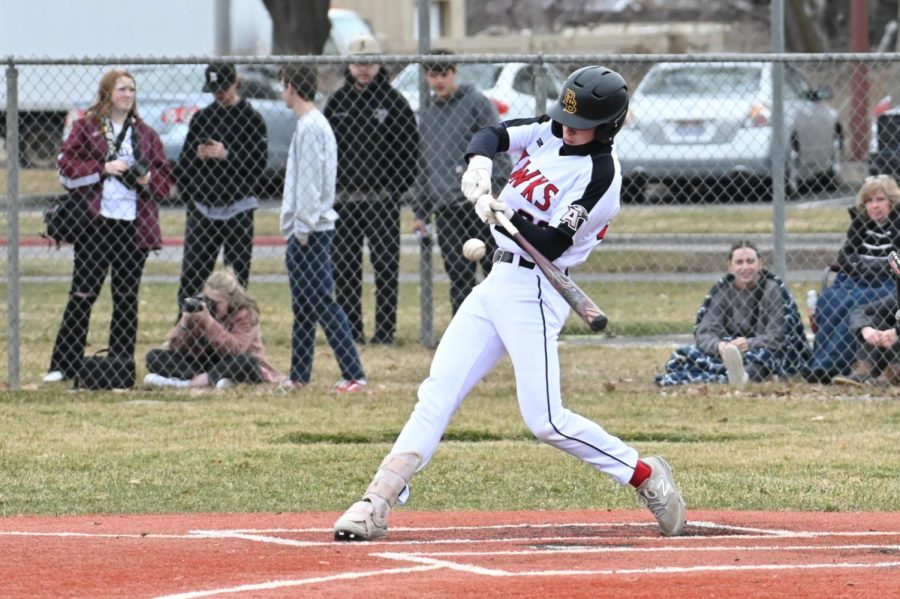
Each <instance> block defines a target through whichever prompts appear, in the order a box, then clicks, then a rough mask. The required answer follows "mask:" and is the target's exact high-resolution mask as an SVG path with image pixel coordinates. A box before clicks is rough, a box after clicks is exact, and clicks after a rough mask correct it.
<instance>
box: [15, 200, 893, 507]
mask: <svg viewBox="0 0 900 599" xmlns="http://www.w3.org/2000/svg"><path fill="white" fill-rule="evenodd" d="M5 218H6V217H5V215H3V217H2V218H0V220H2V225H3V229H4V231H5V228H6V221H5V220H3V219H5ZM39 218H40V217H39V213H37V212H34V211H32V212H23V214H22V224H21V227H20V230H21V234H22V235H23V236H27V235H34V234H37V233H39V232H40V230H41V226H40V220H39ZM771 218H772V217H771V207H770V206H765V205H742V206H696V207H695V206H684V207H664V208H663V209H659V208H657V207H643V206H641V207H626V208H625V209H624V210H623V212H622V214H621V215H620V216H619V218H618V219H617V221H616V232H617V233H624V234H634V235H642V234H660V233H666V234H690V233H703V234H709V233H721V234H723V235H726V234H728V235H734V236H737V235H741V234H751V233H767V232H770V231H771V227H772V225H771ZM404 220H405V222H404V230H406V229H408V221H409V214H408V213H404ZM162 224H163V230H164V233H165V234H166V235H173V236H178V235H181V232H182V230H183V211H181V210H167V211H164V213H163V223H162ZM786 224H787V229H788V231H789V232H793V233H835V232H842V231H844V230H845V228H846V224H847V217H846V211H845V209H844V208H840V207H829V208H821V209H819V208H817V209H815V211H811V210H810V209H808V208H804V207H799V206H794V207H790V208H789V209H788V220H787V223H786ZM277 232H278V231H277V217H276V214H275V213H274V212H273V211H260V213H259V214H258V218H257V227H256V233H257V235H277ZM836 250H837V248H835V251H836ZM723 251H724V250H723ZM713 257H715V256H713ZM709 259H710V257H709V256H701V255H694V254H690V253H681V254H673V253H672V252H663V251H654V250H653V249H647V250H633V251H626V252H621V251H618V250H616V249H615V247H614V246H612V247H610V248H608V249H607V250H605V251H603V252H598V253H597V259H596V261H594V260H593V259H592V262H591V263H590V264H589V265H586V266H587V267H588V269H589V272H612V273H621V272H672V273H682V272H703V271H708V270H709V264H708V260H709ZM722 262H723V263H724V260H722ZM435 265H436V267H437V270H438V271H440V261H439V260H436V261H435ZM723 266H724V264H723ZM816 267H818V265H817V266H816ZM177 268H178V263H177V261H176V262H171V261H169V262H167V261H160V260H154V259H151V261H150V262H149V263H148V267H147V271H146V272H147V274H149V275H168V276H173V275H175V274H177ZM283 268H284V267H283V264H282V262H281V260H280V259H278V258H277V257H272V258H264V259H261V260H258V261H255V262H254V272H255V273H258V274H281V273H283ZM402 268H403V271H404V272H406V273H413V272H416V269H417V257H416V256H415V255H405V256H404V258H403V267H402ZM70 269H71V262H70V261H69V259H66V258H65V257H63V256H62V255H59V254H53V253H52V252H51V251H50V250H48V252H47V254H46V255H44V256H40V257H38V258H37V259H30V260H26V261H24V262H23V264H22V273H23V274H25V275H30V276H35V275H62V276H63V279H62V280H61V281H59V282H41V283H33V282H27V283H23V285H22V298H21V318H22V323H21V324H22V327H21V337H22V343H21V382H22V385H23V389H22V390H19V391H2V392H0V393H2V394H0V515H14V514H81V513H145V512H147V513H161V512H216V511H241V512H245V511H249V512H259V511H287V510H290V511H303V510H329V511H335V512H337V511H340V510H342V509H344V508H345V507H346V506H347V505H348V504H349V503H350V502H352V501H353V500H355V499H356V498H357V497H358V495H359V494H360V493H361V492H362V490H363V489H364V488H365V485H366V484H367V483H368V481H369V479H370V477H371V475H372V473H373V472H374V469H375V468H376V467H377V465H378V463H379V461H380V460H381V458H382V456H383V455H384V453H385V452H386V451H387V450H388V449H389V447H390V444H391V442H392V440H393V438H394V437H395V436H396V434H397V432H398V431H399V430H400V427H401V426H402V425H403V423H404V422H405V419H406V417H407V416H408V414H409V412H410V410H411V409H412V406H413V405H414V402H415V397H416V389H417V387H418V384H419V383H420V381H421V380H422V379H423V378H424V377H425V376H426V375H427V372H428V367H429V363H430V359H431V356H432V350H430V349H428V348H423V347H422V346H421V345H419V343H418V342H417V340H418V338H419V308H418V305H419V295H418V292H419V290H418V286H417V285H415V284H412V283H404V284H402V285H401V292H400V302H401V306H400V322H399V329H398V344H397V345H396V346H395V347H389V348H385V347H373V346H364V347H362V348H361V352H362V358H363V362H364V364H365V367H366V370H367V376H368V378H369V380H370V382H371V384H370V386H369V388H368V389H367V390H366V391H365V392H364V393H362V394H360V395H355V396H353V397H349V398H348V397H341V396H337V395H335V394H334V393H333V392H332V391H331V385H332V384H333V383H334V381H336V380H337V379H338V378H339V376H338V373H337V370H336V367H335V364H334V359H333V357H332V356H331V354H330V351H329V350H328V348H327V347H326V346H324V345H323V344H322V340H321V338H320V339H319V346H318V348H317V354H316V365H315V371H314V382H313V384H312V385H310V386H309V387H307V388H305V389H303V390H299V391H295V392H291V393H280V392H277V391H276V390H274V389H272V388H269V387H267V386H258V387H240V388H238V389H237V390H233V391H228V392H209V391H196V392H162V391H150V390H144V389H136V390H134V391H130V392H71V391H68V390H67V389H66V387H65V386H42V385H39V384H38V381H39V380H40V377H41V375H42V374H43V372H44V371H45V370H46V367H47V364H48V361H49V355H50V350H51V347H52V343H53V339H54V336H55V334H56V329H57V327H58V325H59V318H60V316H61V312H62V307H63V304H64V302H65V295H66V292H67V287H68V285H67V283H65V282H64V280H65V279H64V277H65V276H66V275H68V273H69V272H70ZM816 284H817V281H792V284H791V291H792V292H793V293H794V295H795V297H798V298H800V297H802V296H803V295H804V294H805V290H806V289H807V288H808V287H809V286H812V285H816ZM583 287H584V288H585V290H586V291H587V292H588V294H589V295H591V296H592V297H594V298H595V299H596V300H597V302H598V303H599V304H600V305H601V306H603V307H604V309H605V310H606V311H607V312H608V314H609V315H610V318H611V325H610V328H609V331H608V334H606V335H604V336H589V335H588V334H587V331H586V327H585V326H584V325H583V324H582V323H581V322H580V321H578V320H576V319H574V318H572V319H570V321H569V322H568V324H567V326H566V329H565V331H564V333H565V337H564V342H563V346H562V349H561V353H562V362H563V386H564V393H565V396H566V398H567V400H566V401H567V405H568V407H570V408H572V409H573V410H575V411H578V412H579V413H582V414H584V415H585V416H587V417H590V418H593V419H595V420H597V421H599V422H601V423H602V424H603V425H604V427H605V428H607V430H609V431H610V432H612V433H615V434H617V435H620V436H621V437H623V438H624V439H625V440H627V441H628V442H629V443H632V444H634V445H635V446H636V447H637V448H638V449H639V450H640V451H641V452H642V453H644V454H649V453H657V452H659V453H662V454H664V455H665V456H666V457H668V458H669V460H670V461H671V463H672V464H673V465H674V466H675V468H676V471H677V475H678V478H679V481H680V483H681V485H682V488H683V490H684V493H685V496H686V498H687V501H688V504H689V507H690V508H694V509H700V508H726V509H780V510H821V511H847V510H860V511H862V510H884V511H891V510H896V509H897V508H898V504H897V500H896V498H897V497H898V496H900V478H898V477H897V476H896V472H898V471H900V456H898V454H897V451H896V445H897V433H896V431H897V430H898V425H900V401H898V399H900V393H898V391H896V390H894V389H890V390H879V391H878V392H877V393H874V392H872V391H866V390H852V389H851V390H846V389H840V388H826V387H821V386H811V385H805V384H797V383H789V382H781V383H770V384H765V385H758V386H753V387H751V388H750V389H749V390H747V391H743V392H732V391H730V390H729V389H728V388H727V387H720V386H700V387H692V388H677V389H667V390H660V389H658V388H656V387H655V386H654V385H653V383H652V380H653V377H654V375H655V374H658V373H660V372H661V371H662V369H663V365H664V363H665V361H666V358H667V357H668V355H669V352H670V351H671V347H643V346H628V345H619V344H616V343H615V341H616V340H617V338H618V337H620V336H641V335H650V334H663V333H688V332H689V331H690V330H691V326H692V323H693V319H694V313H695V310H696V308H697V306H698V305H699V303H700V301H701V300H702V298H703V296H704V294H705V293H706V291H707V289H708V287H709V285H708V283H696V282H691V281H688V280H684V281H675V282H665V281H662V280H648V281H647V282H639V281H637V282H605V283H604V282H599V281H596V280H593V279H592V280H587V281H585V282H584V283H583ZM251 290H252V292H253V293H254V294H255V295H256V296H257V297H258V298H259V299H260V300H261V304H262V307H263V317H262V318H263V331H264V338H265V340H266V343H267V347H268V350H269V353H270V356H271V357H272V359H273V361H274V362H275V364H276V365H277V366H278V367H280V368H281V369H286V368H287V365H288V356H289V331H290V317H289V316H288V315H289V309H288V292H287V288H286V285H285V284H284V283H283V282H254V283H253V284H252V289H251ZM0 292H2V293H3V294H4V295H5V294H6V288H5V287H3V286H0ZM371 296H372V293H371V287H370V286H368V285H367V286H366V290H365V297H366V298H368V301H367V304H366V305H365V307H364V311H365V313H366V314H367V315H369V317H370V319H371V314H372V309H373V307H372V305H371ZM174 298H175V284H174V283H166V282H162V283H161V282H154V283H152V284H148V283H145V284H144V285H143V287H142V292H141V323H140V329H139V339H138V350H137V354H138V362H139V368H140V371H139V377H142V376H143V374H144V371H143V364H141V362H142V356H143V355H144V353H145V352H146V351H147V350H149V349H150V348H152V347H155V346H157V345H158V344H159V343H160V342H161V341H162V339H163V338H164V335H165V333H166V331H167V329H168V328H169V326H170V325H171V324H172V321H173V318H174V304H175V299H174ZM446 298H447V287H446V284H445V283H442V282H438V283H437V284H436V286H435V307H436V314H435V328H436V330H437V333H438V335H439V334H440V332H441V331H442V330H443V329H444V327H446V325H447V323H448V321H449V317H450V315H449V311H448V308H447V299H446ZM109 301H110V300H109V291H108V287H106V288H105V289H104V292H103V295H102V296H101V298H100V299H99V300H98V303H97V305H96V307H95V310H94V318H93V321H92V325H91V335H90V348H89V351H93V350H96V349H98V348H101V347H105V345H106V335H107V328H108V325H109V314H110V304H109ZM2 309H3V310H5V306H4V307H3V308H2ZM2 317H3V320H4V322H5V321H6V317H5V313H4V314H3V315H2ZM368 325H369V330H371V322H369V323H368ZM320 337H321V335H320ZM0 342H2V347H0V361H2V363H3V364H4V368H5V364H6V362H7V355H6V351H7V346H6V328H4V329H3V330H2V331H0ZM633 505H634V498H633V493H631V492H630V491H629V490H627V489H621V488H619V487H617V486H616V485H615V484H613V483H612V482H611V481H610V480H609V479H607V478H606V477H604V476H601V475H598V474H597V473H596V472H594V471H592V470H591V469H589V468H588V467H586V466H585V465H583V464H581V463H580V462H579V461H578V460H575V459H573V458H571V457H569V456H566V455H564V454H562V453H561V452H558V451H556V450H553V449H551V448H549V447H547V446H543V445H541V444H539V443H537V442H535V441H534V440H533V439H532V437H531V435H530V433H529V431H528V430H527V429H526V428H525V427H524V425H523V424H522V421H521V418H520V416H519V414H518V409H517V406H516V402H515V389H514V386H513V384H512V374H511V369H510V365H509V364H508V363H505V362H504V363H502V364H501V366H500V367H499V368H498V369H497V370H496V371H495V372H494V373H492V374H491V375H490V376H488V378H487V379H486V380H485V381H484V382H483V383H482V384H481V385H479V386H478V387H477V388H476V389H475V391H474V392H473V394H472V395H471V397H470V398H469V399H468V400H467V401H466V402H465V403H464V405H463V408H462V409H461V410H460V412H459V414H458V415H457V417H456V418H455V419H454V421H453V423H452V424H451V427H450V429H449V430H448V431H447V434H446V438H445V441H444V443H443V444H442V446H441V448H440V449H439V451H438V453H437V455H436V457H435V459H434V461H433V462H432V464H431V465H430V466H429V467H428V469H427V470H425V471H424V472H423V473H422V474H421V475H420V476H419V477H417V478H416V480H415V484H414V501H413V503H412V504H411V506H410V507H411V509H432V510H440V509H466V510H517V509H540V508H546V509H576V508H607V507H608V508H621V507H632V506H633Z"/></svg>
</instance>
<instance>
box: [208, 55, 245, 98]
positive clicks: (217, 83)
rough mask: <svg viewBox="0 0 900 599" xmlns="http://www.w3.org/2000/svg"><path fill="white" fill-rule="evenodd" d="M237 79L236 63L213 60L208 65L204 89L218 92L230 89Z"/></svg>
mask: <svg viewBox="0 0 900 599" xmlns="http://www.w3.org/2000/svg"><path fill="white" fill-rule="evenodd" d="M236 80H237V72H236V71H235V70H234V65H233V64H231V63H229V62H212V63H210V64H209V66H207V67H206V73H205V75H204V82H203V91H205V92H211V93H216V92H218V91H222V90H223V89H228V88H229V87H231V84H232V83H234V82H235V81H236Z"/></svg>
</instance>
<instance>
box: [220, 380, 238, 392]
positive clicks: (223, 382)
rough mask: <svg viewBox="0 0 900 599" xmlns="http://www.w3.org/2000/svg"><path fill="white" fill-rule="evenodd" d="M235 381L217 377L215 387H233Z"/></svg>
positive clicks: (222, 388)
mask: <svg viewBox="0 0 900 599" xmlns="http://www.w3.org/2000/svg"><path fill="white" fill-rule="evenodd" d="M234 387H235V382H234V381H233V380H231V379H219V380H218V382H216V389H218V390H220V391H223V390H225V389H234Z"/></svg>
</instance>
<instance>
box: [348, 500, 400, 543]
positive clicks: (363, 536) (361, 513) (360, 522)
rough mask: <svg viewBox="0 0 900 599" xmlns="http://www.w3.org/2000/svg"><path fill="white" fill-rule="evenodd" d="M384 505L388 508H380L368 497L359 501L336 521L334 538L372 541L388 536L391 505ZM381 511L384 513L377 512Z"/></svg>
mask: <svg viewBox="0 0 900 599" xmlns="http://www.w3.org/2000/svg"><path fill="white" fill-rule="evenodd" d="M374 499H375V500H376V501H377V498H374ZM384 507H385V508H387V509H386V510H378V509H377V508H376V506H375V505H374V504H373V502H372V501H370V500H369V499H368V498H367V499H363V500H362V501H357V502H356V503H354V504H353V505H351V506H350V509H348V510H347V511H346V512H344V515H343V516H341V517H340V518H338V519H337V522H335V523H334V540H335V541H371V540H372V539H377V538H379V537H383V536H386V535H387V532H388V527H387V516H388V514H390V506H388V505H387V504H386V503H385V504H384ZM379 511H381V512H383V513H381V514H379V513H377V512H379Z"/></svg>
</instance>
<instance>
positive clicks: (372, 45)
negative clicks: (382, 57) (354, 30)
mask: <svg viewBox="0 0 900 599" xmlns="http://www.w3.org/2000/svg"><path fill="white" fill-rule="evenodd" d="M347 54H349V55H350V56H366V55H372V54H381V44H379V43H378V40H376V39H375V38H374V37H372V36H371V35H369V34H367V33H363V34H362V35H358V36H356V37H355V38H353V39H352V40H350V43H349V44H347Z"/></svg>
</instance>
